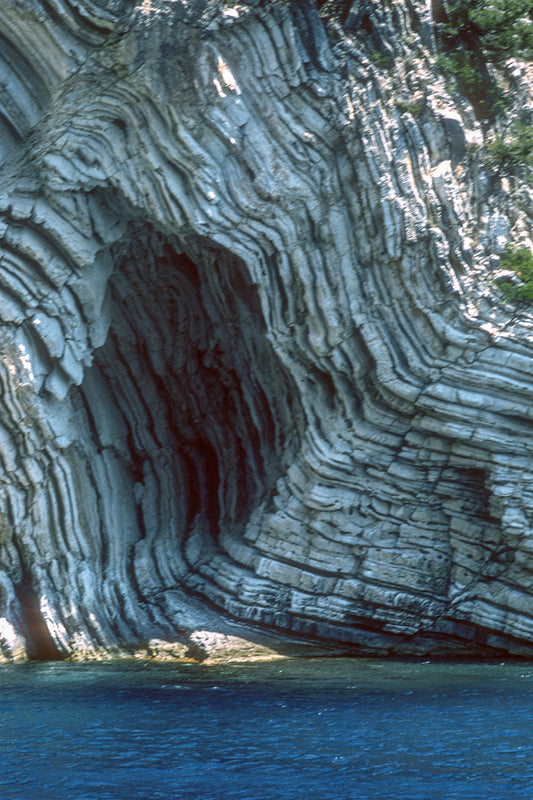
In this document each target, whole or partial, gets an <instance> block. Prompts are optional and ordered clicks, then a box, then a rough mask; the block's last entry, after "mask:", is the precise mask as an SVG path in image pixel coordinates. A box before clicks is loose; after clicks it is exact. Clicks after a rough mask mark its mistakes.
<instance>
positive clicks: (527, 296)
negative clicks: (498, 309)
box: [498, 245, 533, 302]
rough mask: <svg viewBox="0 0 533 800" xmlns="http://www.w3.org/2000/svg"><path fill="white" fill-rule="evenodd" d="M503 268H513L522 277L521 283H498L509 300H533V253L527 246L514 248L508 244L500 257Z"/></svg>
mask: <svg viewBox="0 0 533 800" xmlns="http://www.w3.org/2000/svg"><path fill="white" fill-rule="evenodd" d="M500 264H501V266H502V268H503V269H511V270H513V272H515V273H516V276H517V277H518V278H519V279H520V283H517V284H515V283H513V282H512V281H505V282H503V283H500V284H498V285H499V288H500V289H501V290H502V292H503V293H504V295H505V297H507V299H509V300H518V301H523V302H532V301H533V255H532V254H531V252H530V251H529V250H528V248H527V247H519V248H514V247H512V246H510V245H508V246H507V249H506V251H505V253H504V254H503V255H502V257H501V259H500Z"/></svg>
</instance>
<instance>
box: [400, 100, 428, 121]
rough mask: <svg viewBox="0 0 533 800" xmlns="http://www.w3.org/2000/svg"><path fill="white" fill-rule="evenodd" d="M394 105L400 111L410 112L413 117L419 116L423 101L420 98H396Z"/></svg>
mask: <svg viewBox="0 0 533 800" xmlns="http://www.w3.org/2000/svg"><path fill="white" fill-rule="evenodd" d="M394 105H395V106H396V108H397V109H399V110H400V111H402V112H407V113H409V114H412V115H413V117H419V116H420V115H421V114H422V111H423V109H424V101H423V99H422V98H415V99H414V100H400V99H398V98H397V99H396V100H395V101H394Z"/></svg>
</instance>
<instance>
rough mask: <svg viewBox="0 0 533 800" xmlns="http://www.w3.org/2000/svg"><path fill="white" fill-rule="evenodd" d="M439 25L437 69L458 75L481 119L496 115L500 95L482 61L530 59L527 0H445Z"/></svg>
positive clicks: (532, 23)
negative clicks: (439, 45)
mask: <svg viewBox="0 0 533 800" xmlns="http://www.w3.org/2000/svg"><path fill="white" fill-rule="evenodd" d="M444 9H445V20H444V21H443V22H441V24H440V26H439V32H440V41H441V47H442V49H443V50H444V54H443V55H442V56H441V58H440V64H441V66H442V68H443V69H444V70H445V72H447V73H448V74H450V75H453V76H454V77H455V79H456V80H457V83H458V85H459V88H460V90H461V91H462V92H463V93H464V94H465V95H466V96H467V97H468V98H469V99H470V101H471V102H472V104H473V106H474V108H475V109H476V113H477V114H478V116H479V117H480V118H485V119H488V118H491V117H495V116H496V114H497V113H498V112H500V111H502V109H503V107H504V95H503V93H502V91H501V89H500V88H499V87H498V86H497V85H496V84H495V82H494V81H493V80H492V79H491V77H490V74H489V72H488V70H487V64H498V63H501V62H503V61H506V60H507V59H508V58H511V57H514V58H519V59H522V60H526V61H528V60H533V19H532V16H531V0H489V2H488V3H487V2H485V0H448V2H445V3H444Z"/></svg>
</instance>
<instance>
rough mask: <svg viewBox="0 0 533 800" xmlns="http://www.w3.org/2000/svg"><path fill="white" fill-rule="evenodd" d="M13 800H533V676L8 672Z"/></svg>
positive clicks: (0, 781) (329, 663) (416, 669)
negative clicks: (384, 799) (418, 799)
mask: <svg viewBox="0 0 533 800" xmlns="http://www.w3.org/2000/svg"><path fill="white" fill-rule="evenodd" d="M0 692H1V704H0V736H1V740H0V741H1V749H0V798H2V800H12V798H17V800H20V799H21V798H23V800H48V798H50V799H51V798H54V800H56V798H68V799H69V800H82V799H83V800H114V799H115V798H117V799H118V798H120V800H135V799H136V798H138V800H155V798H163V799H164V800H173V799H174V798H190V799H191V800H192V799H193V798H194V800H222V798H224V800H226V798H227V799H228V800H232V799H233V798H243V800H244V799H245V800H263V798H264V799H265V800H267V798H268V800H277V798H280V799H281V800H285V799H286V798H287V799H291V800H300V799H301V800H314V798H316V800H324V798H335V799H336V800H356V798H357V799H359V798H372V800H375V799H377V800H379V799H380V798H391V799H392V798H394V799H395V800H396V798H410V799H411V798H427V800H439V798H442V800H451V798H461V799H462V800H475V798H484V800H485V799H486V798H494V800H496V799H497V800H512V799H513V798H530V799H531V798H533V665H530V664H485V665H479V664H442V663H423V664H422V663H418V664H413V663H403V662H384V661H374V660H361V661H357V660H350V659H317V660H305V661H298V660H297V661H283V662H272V663H267V664H253V665H250V664H248V665H231V666H224V667H205V666H204V667H202V666H196V665H183V666H178V667H177V666H169V665H166V664H154V663H146V662H136V663H133V664H130V663H128V664H125V663H122V664H100V665H84V664H77V665H74V664H65V663H51V664H28V665H22V666H21V665H17V666H13V667H2V668H1V669H0Z"/></svg>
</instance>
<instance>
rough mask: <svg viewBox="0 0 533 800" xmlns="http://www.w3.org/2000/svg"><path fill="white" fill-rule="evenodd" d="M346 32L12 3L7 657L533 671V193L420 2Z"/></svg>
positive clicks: (279, 12)
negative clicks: (504, 153)
mask: <svg viewBox="0 0 533 800" xmlns="http://www.w3.org/2000/svg"><path fill="white" fill-rule="evenodd" d="M329 5H330V6H332V7H333V8H332V10H331V14H332V16H331V18H328V8H327V6H328V4H326V6H324V8H323V9H322V12H321V13H322V16H320V14H319V11H318V9H317V8H316V7H315V5H314V4H313V3H312V2H303V0H302V2H293V3H289V2H282V1H281V0H270V1H269V0H267V1H266V2H263V1H259V0H254V1H253V0H248V2H241V3H237V4H234V5H230V4H228V3H222V2H211V3H210V2H185V0H143V1H142V2H131V1H130V0H114V2H88V0H50V2H41V1H40V0H39V1H38V0H4V3H3V8H2V32H1V34H0V36H1V47H0V59H1V73H0V74H1V75H2V86H3V91H2V93H1V95H0V103H1V113H0V125H1V131H2V133H1V136H0V157H1V163H0V175H1V189H0V236H1V238H0V248H1V250H0V252H1V256H0V318H1V328H0V336H1V341H2V350H1V352H2V357H1V363H0V379H1V395H0V459H1V477H0V497H1V505H0V510H1V518H0V522H1V526H0V587H1V591H0V618H1V619H0V643H1V646H2V652H3V656H2V657H3V658H4V659H12V658H25V657H33V658H61V657H66V656H71V657H91V656H95V655H98V654H100V655H101V654H104V655H113V654H115V655H116V654H120V653H128V652H133V651H136V650H137V651H138V650H142V648H145V647H147V646H149V643H150V642H151V641H153V640H158V641H160V642H161V641H163V642H167V643H168V642H170V643H172V642H185V643H186V642H187V640H188V639H189V640H190V641H193V642H194V641H199V642H201V641H203V640H202V637H201V636H200V637H198V635H196V639H195V638H194V636H195V634H192V633H191V632H192V631H193V630H194V629H195V628H209V629H210V630H213V631H217V632H226V633H236V632H237V633H239V631H240V632H241V633H242V634H243V635H246V636H247V637H248V638H252V639H253V638H254V635H255V636H259V638H260V635H259V634H254V633H253V631H256V632H257V631H259V632H261V635H266V634H268V635H269V636H270V638H271V641H273V642H277V644H278V646H279V647H280V648H282V647H283V643H284V642H290V641H292V640H298V641H302V642H317V643H322V644H324V645H331V646H335V647H337V648H341V649H344V650H345V651H346V652H356V653H378V654H391V653H395V654H424V653H441V654H445V653H469V654H491V653H492V654H495V653H501V652H509V653H514V654H529V655H531V654H533V595H532V569H533V527H532V522H533V482H532V478H533V462H532V455H533V440H532V438H531V430H532V427H531V420H532V417H533V380H532V356H533V327H532V321H533V320H532V317H531V315H530V314H529V312H528V310H527V307H516V306H514V305H513V304H511V303H510V302H508V301H506V300H505V299H504V298H503V296H502V294H501V293H500V292H499V290H498V288H497V285H496V284H495V283H494V280H493V279H494V276H495V272H496V271H497V269H498V267H499V255H500V254H501V253H502V252H503V250H504V248H505V246H506V244H507V243H508V242H514V243H517V244H520V245H522V246H525V247H531V246H532V243H531V241H530V239H529V235H530V223H531V209H532V204H531V190H530V187H529V186H528V184H527V182H525V181H521V180H520V177H519V176H516V175H515V176H514V177H512V178H506V177H503V176H502V175H501V174H499V173H498V172H497V171H496V170H494V169H491V168H489V167H487V166H486V161H485V160H484V154H485V152H486V148H485V143H484V131H483V130H482V127H481V125H480V123H479V122H478V121H476V118H475V116H474V113H473V111H472V109H471V107H470V106H469V104H468V102H467V101H466V100H465V99H464V98H461V97H460V95H458V94H456V95H455V96H454V97H453V98H452V96H451V95H450V93H449V90H450V87H449V86H448V84H447V83H446V82H445V80H444V78H443V76H442V75H441V73H440V72H439V70H438V68H437V66H436V63H437V62H436V56H437V51H436V45H435V33H434V31H435V27H434V19H433V15H432V9H431V8H430V7H429V6H428V5H427V4H426V3H425V2H422V0H410V2H404V0H391V1H390V2H388V3H378V2H370V3H369V2H361V3H353V4H352V5H351V7H350V8H349V10H348V13H347V14H346V13H343V14H342V15H341V17H340V19H337V20H335V18H334V16H335V14H334V13H333V12H335V11H337V10H338V8H337V6H339V5H341V4H335V3H330V4H329ZM505 69H506V80H508V81H509V85H510V86H511V88H512V92H513V93H514V97H515V98H516V103H517V108H519V109H520V110H521V113H522V114H524V113H527V109H528V104H529V102H530V100H529V96H528V95H527V90H528V86H529V84H528V79H527V78H528V76H527V68H526V66H525V65H524V64H520V63H518V62H512V61H510V62H509V63H508V64H507V65H506V67H505ZM509 113H513V112H512V110H511V111H510V112H509Z"/></svg>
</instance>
